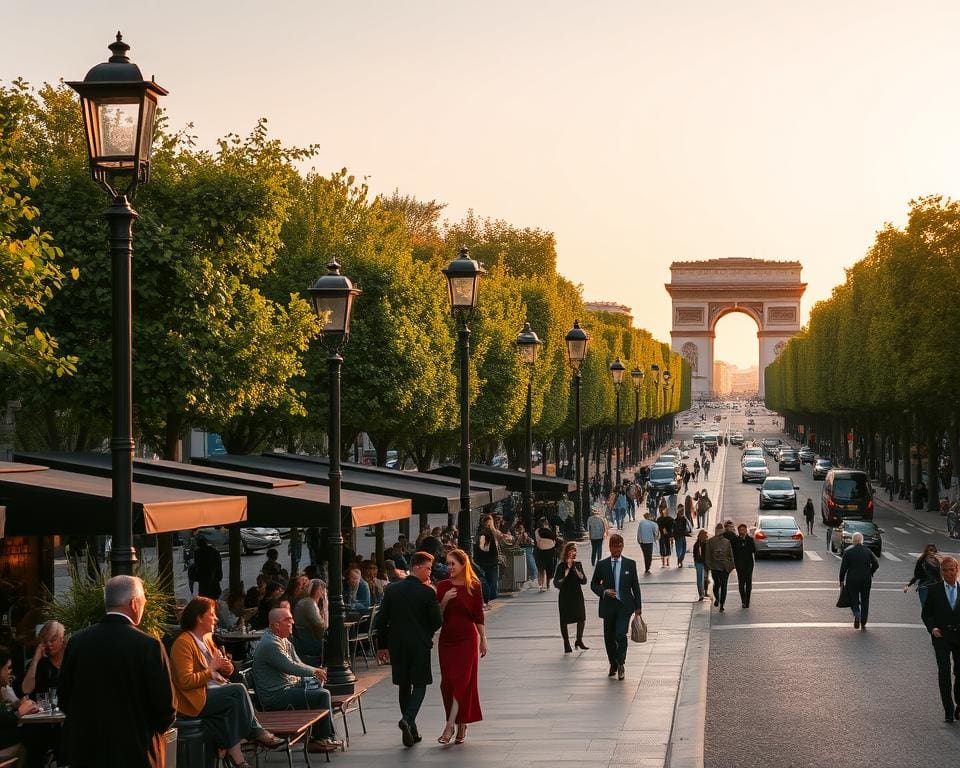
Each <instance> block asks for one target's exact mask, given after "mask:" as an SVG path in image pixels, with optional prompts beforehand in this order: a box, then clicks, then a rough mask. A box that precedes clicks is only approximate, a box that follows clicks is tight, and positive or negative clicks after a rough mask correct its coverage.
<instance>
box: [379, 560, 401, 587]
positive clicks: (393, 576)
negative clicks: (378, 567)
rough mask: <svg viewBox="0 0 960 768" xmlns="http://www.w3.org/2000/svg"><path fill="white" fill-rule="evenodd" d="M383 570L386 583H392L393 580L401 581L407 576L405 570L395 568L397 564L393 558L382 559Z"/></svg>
mask: <svg viewBox="0 0 960 768" xmlns="http://www.w3.org/2000/svg"><path fill="white" fill-rule="evenodd" d="M383 570H384V573H386V574H387V583H388V584H393V583H394V582H395V581H403V580H404V579H405V578H407V572H406V571H401V570H399V569H398V568H397V564H396V563H395V562H393V560H384V561H383Z"/></svg>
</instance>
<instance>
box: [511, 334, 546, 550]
mask: <svg viewBox="0 0 960 768" xmlns="http://www.w3.org/2000/svg"><path fill="white" fill-rule="evenodd" d="M541 346H543V342H542V341H541V340H540V337H539V336H537V334H536V333H535V332H534V331H533V329H532V328H531V327H530V323H524V325H523V330H522V331H520V335H519V336H517V351H518V352H519V353H520V359H521V360H522V361H523V362H524V363H525V364H526V366H527V369H528V375H527V425H526V426H527V428H526V439H525V440H524V446H525V448H526V451H527V459H526V461H525V462H524V466H525V467H526V476H525V478H524V485H523V506H524V510H523V511H524V520H523V522H524V525H525V526H526V529H527V530H528V531H532V530H533V467H532V466H530V465H531V464H532V463H533V462H532V461H531V458H530V454H531V453H532V452H533V369H534V367H535V366H536V364H537V355H539V354H540V347H541Z"/></svg>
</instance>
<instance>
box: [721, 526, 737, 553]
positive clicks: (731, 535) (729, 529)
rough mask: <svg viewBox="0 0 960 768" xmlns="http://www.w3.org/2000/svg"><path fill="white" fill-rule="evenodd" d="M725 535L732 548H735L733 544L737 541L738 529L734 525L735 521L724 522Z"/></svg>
mask: <svg viewBox="0 0 960 768" xmlns="http://www.w3.org/2000/svg"><path fill="white" fill-rule="evenodd" d="M723 535H724V537H725V538H726V540H727V541H729V542H730V546H731V547H732V546H733V542H734V541H736V539H737V529H736V528H735V527H734V525H733V520H724V521H723Z"/></svg>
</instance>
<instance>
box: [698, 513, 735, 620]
mask: <svg viewBox="0 0 960 768" xmlns="http://www.w3.org/2000/svg"><path fill="white" fill-rule="evenodd" d="M703 563H704V565H705V566H706V567H707V570H708V571H710V577H711V578H712V579H713V605H714V606H715V607H719V608H720V612H721V613H723V611H724V604H725V603H726V602H727V582H728V581H729V579H730V571H732V570H733V569H734V562H733V548H732V547H731V546H730V541H729V540H728V539H727V537H726V536H724V535H723V524H722V523H717V525H716V527H715V528H714V535H713V536H711V537H710V538H709V539H707V543H706V545H705V546H704V550H703Z"/></svg>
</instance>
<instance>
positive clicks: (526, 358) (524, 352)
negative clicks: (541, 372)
mask: <svg viewBox="0 0 960 768" xmlns="http://www.w3.org/2000/svg"><path fill="white" fill-rule="evenodd" d="M518 346H519V348H520V359H521V360H523V362H525V363H528V364H529V365H533V364H534V363H536V362H537V347H539V346H540V345H539V344H519V345H518Z"/></svg>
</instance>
